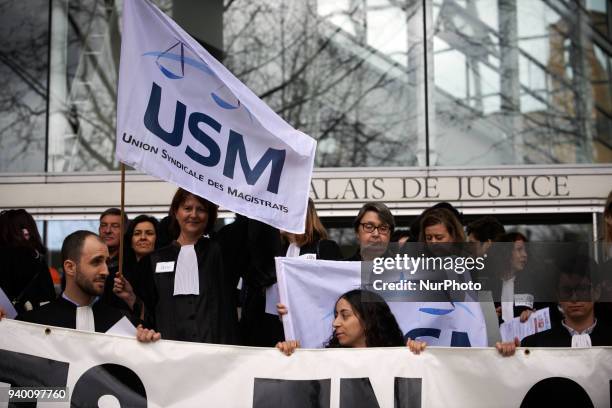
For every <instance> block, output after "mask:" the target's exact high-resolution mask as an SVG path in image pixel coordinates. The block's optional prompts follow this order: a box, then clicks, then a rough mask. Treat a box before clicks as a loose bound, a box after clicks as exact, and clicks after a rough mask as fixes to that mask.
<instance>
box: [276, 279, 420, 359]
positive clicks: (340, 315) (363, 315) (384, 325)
mask: <svg viewBox="0 0 612 408" xmlns="http://www.w3.org/2000/svg"><path fill="white" fill-rule="evenodd" d="M332 327H333V333H332V335H331V337H330V338H329V340H328V342H327V344H326V346H325V347H326V348H361V347H401V346H404V345H406V346H407V347H408V348H410V350H411V351H412V352H413V353H415V354H419V353H420V352H421V351H423V350H425V347H426V344H425V343H424V342H422V341H416V340H412V339H408V341H407V342H404V336H403V333H402V330H401V329H400V327H399V325H398V324H397V320H395V316H393V313H391V310H390V309H389V305H387V303H386V302H385V301H384V300H383V298H381V297H380V296H379V295H378V294H376V293H374V292H370V291H366V290H361V289H355V290H351V291H349V292H346V293H344V294H343V295H342V296H340V298H338V301H337V302H336V305H335V311H334V321H333V323H332ZM299 347H300V343H299V341H297V340H289V341H283V342H279V343H277V344H276V348H278V349H279V350H280V351H281V352H282V353H283V354H285V355H287V356H290V355H291V354H293V352H294V351H295V349H296V348H299Z"/></svg>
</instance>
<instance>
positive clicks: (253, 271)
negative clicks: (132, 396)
mask: <svg viewBox="0 0 612 408" xmlns="http://www.w3.org/2000/svg"><path fill="white" fill-rule="evenodd" d="M216 219H217V206H216V205H215V204H213V203H211V202H209V201H208V200H206V199H204V198H202V197H199V196H197V195H195V194H192V193H190V192H188V191H186V190H183V189H178V191H177V192H176V194H175V195H174V198H173V199H172V202H171V204H170V208H169V212H168V216H167V217H166V218H164V219H163V220H161V221H158V220H157V219H155V218H154V217H151V216H148V215H140V216H137V217H135V218H134V219H133V220H131V221H129V220H128V218H127V217H126V216H125V215H124V214H122V213H121V211H120V210H119V209H116V208H110V209H108V210H106V211H104V212H103V213H102V214H101V215H100V218H99V230H98V234H95V233H93V232H91V231H76V232H73V233H71V234H69V235H68V236H67V237H66V238H65V239H64V242H63V244H62V249H61V262H62V272H63V273H62V283H61V291H60V293H58V294H56V289H55V287H54V284H53V280H52V277H51V274H50V269H49V267H48V265H47V256H46V255H47V254H46V252H47V251H46V249H45V247H44V245H43V243H42V239H41V237H40V234H39V232H38V229H37V227H36V223H35V221H34V219H33V218H32V216H31V215H30V214H28V213H27V212H26V211H25V210H22V209H19V210H6V211H3V212H2V213H1V214H0V265H1V266H0V268H1V271H0V289H2V291H3V292H4V294H5V295H6V296H7V297H8V299H9V300H10V302H11V303H12V304H13V305H14V308H15V310H16V311H17V317H16V319H18V320H23V321H28V322H34V323H41V324H45V325H52V326H59V327H66V328H76V329H81V330H90V331H96V332H107V331H109V330H112V328H113V326H115V325H116V324H117V323H118V322H119V321H120V320H122V319H128V320H129V321H130V322H131V323H132V324H133V325H134V326H135V327H136V334H137V338H138V340H140V341H145V342H149V341H155V340H158V339H159V338H163V339H170V340H181V341H191V342H202V343H216V344H239V345H249V346H262V347H274V346H276V347H277V348H278V349H279V350H281V351H282V352H283V353H285V354H287V355H290V354H292V353H293V351H294V350H295V349H296V348H297V347H299V341H298V339H285V336H284V333H283V326H282V317H283V316H284V315H285V314H286V313H287V307H286V306H285V305H283V304H280V303H279V304H278V305H277V313H278V314H277V315H276V314H270V313H266V310H265V305H266V296H267V295H266V294H267V291H269V289H270V287H272V286H273V285H274V284H275V283H276V271H275V262H274V258H275V257H277V256H286V257H297V256H304V255H306V254H310V255H309V256H310V258H311V259H323V260H336V261H339V260H345V261H372V260H374V259H375V258H377V257H382V256H389V255H391V249H390V248H391V247H393V248H397V249H395V251H396V252H397V251H400V252H402V251H403V252H408V253H410V252H411V251H415V249H414V248H418V250H419V251H426V252H427V251H429V252H430V253H433V254H435V253H436V251H437V250H436V245H442V246H444V245H446V248H447V249H445V251H446V252H445V253H446V254H448V253H450V254H453V251H466V248H469V251H470V252H471V254H472V255H474V256H485V257H486V256H487V255H488V256H489V259H490V262H491V265H493V264H495V263H496V267H495V268H492V270H494V271H495V273H494V274H489V275H484V274H483V276H481V277H477V279H479V280H480V281H482V282H483V283H485V286H486V288H487V289H488V290H490V291H491V292H492V293H494V294H497V296H494V298H495V299H496V300H498V302H496V303H495V310H496V313H497V316H498V319H499V322H498V323H499V324H501V323H503V322H508V321H510V320H511V319H514V318H516V317H518V318H520V321H526V320H527V319H528V318H529V316H530V315H531V314H532V313H533V312H534V311H536V310H537V309H539V308H540V307H544V306H546V307H549V308H550V313H551V320H552V328H551V329H550V330H546V331H543V332H540V333H536V334H534V335H532V336H528V337H526V338H524V339H523V340H522V341H519V339H514V341H508V342H498V343H497V344H496V347H497V349H498V350H499V352H500V353H501V354H503V355H506V356H509V355H512V354H513V353H514V352H515V350H516V347H518V346H520V345H523V346H531V347H534V346H543V347H548V346H551V347H559V346H561V347H590V346H598V345H612V328H610V326H609V324H610V308H609V306H608V305H609V303H607V302H602V301H601V300H607V301H609V300H610V296H609V295H610V293H611V292H612V285H610V279H609V277H608V276H607V274H609V273H612V269H611V268H610V265H611V262H612V260H611V259H612V193H611V194H610V195H609V196H608V199H607V202H606V206H605V209H604V234H603V242H602V245H601V246H600V247H601V248H602V249H603V251H602V252H603V253H602V255H603V256H602V257H601V260H600V262H599V264H598V263H596V262H595V261H594V260H593V259H592V258H591V257H589V256H588V255H585V254H579V255H576V256H574V257H573V258H572V259H571V261H570V262H566V263H565V266H564V267H563V268H560V269H559V271H558V273H557V274H556V278H555V279H556V280H555V292H556V294H557V296H558V299H557V300H558V302H550V301H549V302H545V303H543V302H538V301H537V299H534V297H533V296H532V295H529V293H528V291H529V289H528V285H527V284H526V282H527V281H529V279H528V278H529V277H528V276H527V272H525V270H526V265H527V262H528V250H527V249H526V243H527V242H528V239H527V237H526V236H525V235H523V234H521V233H519V232H510V231H506V229H505V227H504V226H503V225H502V224H501V223H500V222H499V221H498V220H497V219H496V218H494V217H491V216H485V217H482V218H479V219H477V220H475V221H473V222H471V223H469V224H468V225H466V226H464V225H463V223H462V216H461V214H460V213H459V211H458V210H457V209H456V208H454V207H453V206H452V205H450V204H448V203H439V204H436V205H434V206H432V207H430V208H428V209H426V210H424V211H423V213H422V214H421V215H420V216H419V217H418V218H417V219H416V221H414V222H413V223H412V224H411V225H410V226H409V229H397V228H396V221H395V219H394V217H393V215H392V213H391V211H390V210H389V208H387V206H386V205H385V204H384V203H381V202H371V203H366V204H364V205H363V207H362V208H361V209H360V211H359V212H358V214H357V216H356V217H355V220H354V222H353V229H354V232H355V237H356V240H357V243H358V248H357V251H356V252H355V253H353V254H352V255H351V256H349V257H344V256H343V254H342V252H341V250H340V247H339V246H338V244H337V243H336V242H335V241H333V240H330V239H329V236H328V233H327V231H326V229H325V227H324V226H323V224H322V222H321V220H320V219H319V217H318V216H317V212H316V209H315V206H314V203H313V201H312V200H309V203H308V210H307V217H306V227H305V232H304V233H303V234H291V233H287V232H284V231H279V230H278V229H276V228H274V227H271V226H269V225H266V224H263V223H261V222H259V221H255V220H252V219H249V218H246V217H244V216H240V215H238V216H237V217H236V219H235V221H234V222H233V223H231V224H228V225H226V226H224V227H222V228H221V229H220V230H219V231H214V226H215V221H216ZM122 234H123V235H124V237H123V242H124V246H123V251H121V250H120V237H121V235H122ZM393 242H394V243H395V245H393V246H392V245H390V244H391V243H393ZM466 243H469V247H466V245H468V244H466ZM496 243H506V245H502V246H500V247H501V248H510V249H509V250H499V249H498V250H495V244H496ZM415 245H416V247H415ZM448 248H451V249H450V250H449V249H448ZM448 251H450V252H448ZM329 307H330V310H333V311H334V319H333V324H332V326H333V327H332V328H331V333H332V334H331V336H330V338H329V339H328V341H327V342H326V344H325V347H330V348H333V347H392V346H404V345H406V346H408V347H409V348H410V349H411V350H412V351H413V352H414V353H420V352H422V351H423V350H424V349H425V347H426V342H425V341H422V340H421V339H410V338H405V337H404V333H403V332H402V330H401V329H400V327H399V325H398V323H397V321H396V319H395V317H394V316H393V314H392V313H391V311H390V309H389V306H388V305H387V303H385V301H384V300H383V299H382V298H381V297H380V296H379V295H378V294H376V293H373V292H372V291H370V290H367V288H362V289H358V290H352V291H349V292H347V293H344V294H342V295H341V296H340V297H339V298H338V300H337V302H336V303H335V305H329ZM4 313H5V311H4V310H1V309H0V317H2V315H4Z"/></svg>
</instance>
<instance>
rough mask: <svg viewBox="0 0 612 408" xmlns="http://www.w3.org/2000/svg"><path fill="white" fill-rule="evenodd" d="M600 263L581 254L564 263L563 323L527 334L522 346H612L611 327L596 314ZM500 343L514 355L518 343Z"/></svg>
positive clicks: (561, 275) (502, 350) (560, 292)
mask: <svg viewBox="0 0 612 408" xmlns="http://www.w3.org/2000/svg"><path fill="white" fill-rule="evenodd" d="M597 276H598V274H597V265H596V264H595V262H594V261H593V260H591V259H590V258H589V257H587V256H584V255H578V256H576V258H575V259H574V260H573V261H572V262H571V264H570V265H564V266H563V267H562V269H561V271H560V273H559V276H558V279H557V296H558V298H559V306H560V307H561V310H562V311H563V321H562V323H561V325H560V326H553V327H552V328H551V329H550V330H546V331H542V332H539V333H536V334H533V335H531V336H527V337H525V338H524V339H523V340H522V341H521V342H520V345H521V346H522V347H572V348H581V347H592V346H612V327H610V326H608V325H606V324H605V323H604V322H603V321H601V320H599V319H598V318H597V316H595V308H594V305H595V303H594V302H595V301H597V299H598V298H599V295H600V284H599V281H598V280H597V279H598V278H597ZM517 340H518V339H515V341H514V342H506V343H498V344H497V349H498V351H499V352H500V353H501V354H502V355H504V356H509V355H513V354H514V352H515V349H516V347H517V346H518V345H519V343H518V341H517Z"/></svg>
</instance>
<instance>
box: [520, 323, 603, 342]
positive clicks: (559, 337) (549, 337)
mask: <svg viewBox="0 0 612 408" xmlns="http://www.w3.org/2000/svg"><path fill="white" fill-rule="evenodd" d="M590 336H591V344H592V345H593V346H612V328H610V326H606V325H604V324H602V323H601V322H599V321H598V322H597V324H596V325H595V327H594V328H593V332H592V333H591V335H590ZM521 346H522V347H571V346H572V336H571V334H570V333H569V331H568V330H567V329H566V328H565V327H563V326H562V325H559V326H555V327H553V328H551V329H550V330H546V331H543V332H539V333H536V334H532V335H531V336H527V337H525V338H524V339H523V340H522V341H521Z"/></svg>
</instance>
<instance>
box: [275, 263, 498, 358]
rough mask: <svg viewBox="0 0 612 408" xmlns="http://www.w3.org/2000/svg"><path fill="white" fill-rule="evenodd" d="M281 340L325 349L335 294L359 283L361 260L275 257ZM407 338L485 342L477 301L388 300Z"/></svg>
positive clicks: (478, 344) (472, 343) (449, 343)
mask: <svg viewBox="0 0 612 408" xmlns="http://www.w3.org/2000/svg"><path fill="white" fill-rule="evenodd" d="M276 276H277V278H278V286H279V292H280V299H281V303H283V304H285V306H287V308H288V310H289V313H288V314H287V315H286V316H284V317H283V326H284V329H285V338H286V339H292V340H300V342H301V344H302V345H303V346H304V347H312V348H317V347H323V345H324V344H325V343H326V342H327V340H328V339H329V338H330V336H331V334H332V321H333V318H334V307H335V304H336V300H338V297H340V295H342V294H343V293H345V292H348V291H349V290H352V289H358V288H359V287H360V286H361V262H342V261H323V260H316V261H313V260H305V259H300V258H283V257H278V258H276ZM389 307H390V308H391V311H392V312H393V314H394V315H395V318H396V319H397V322H398V323H399V325H400V328H401V329H402V331H403V332H404V335H405V336H406V337H411V338H413V339H415V338H418V339H420V340H423V341H426V342H427V344H429V345H434V346H473V347H484V346H487V330H486V324H485V319H484V316H483V313H482V309H481V307H480V303H478V302H455V303H450V302H427V303H423V302H389Z"/></svg>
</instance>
